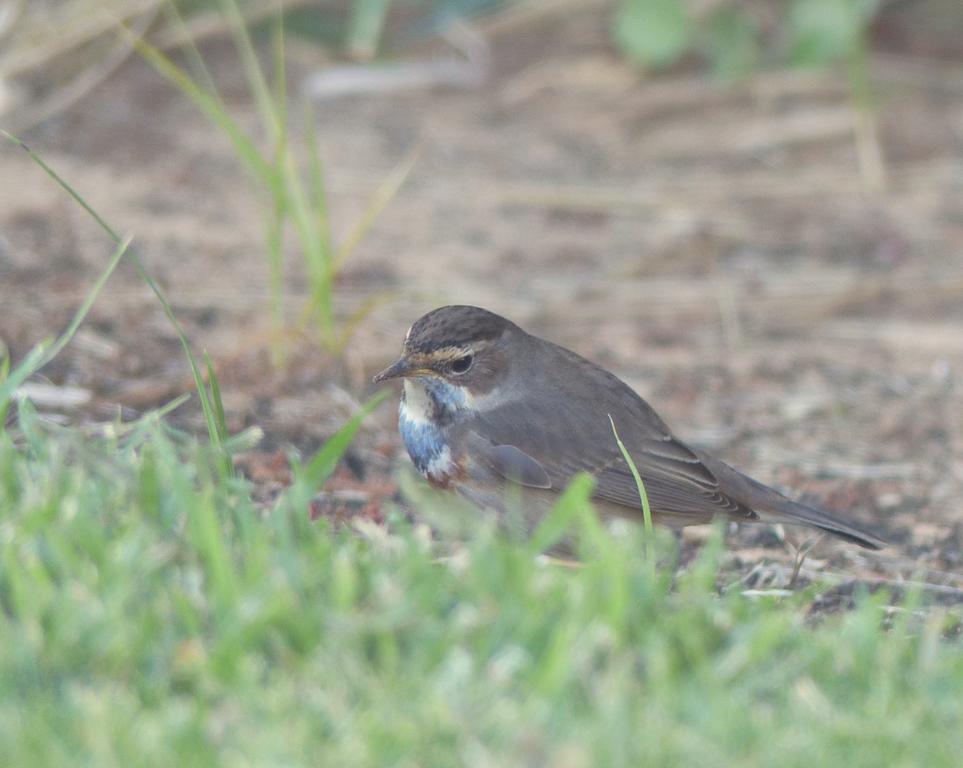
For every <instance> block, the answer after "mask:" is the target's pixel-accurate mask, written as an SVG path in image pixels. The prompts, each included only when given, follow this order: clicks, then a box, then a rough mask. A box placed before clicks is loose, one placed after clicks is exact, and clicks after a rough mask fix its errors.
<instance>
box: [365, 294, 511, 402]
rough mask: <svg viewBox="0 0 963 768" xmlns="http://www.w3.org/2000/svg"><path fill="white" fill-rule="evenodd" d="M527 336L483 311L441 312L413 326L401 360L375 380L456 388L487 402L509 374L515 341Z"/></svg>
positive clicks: (447, 309) (453, 309) (456, 309)
mask: <svg viewBox="0 0 963 768" xmlns="http://www.w3.org/2000/svg"><path fill="white" fill-rule="evenodd" d="M524 335H525V334H524V332H523V331H522V330H521V329H520V328H519V327H518V326H517V325H515V324H514V323H512V322H510V321H508V320H506V319H505V318H504V317H500V316H499V315H496V314H494V313H493V312H489V311H488V310H485V309H481V308H480V307H469V306H460V305H455V306H447V307H440V308H439V309H435V310H432V311H431V312H429V313H428V314H427V315H424V316H422V317H421V318H419V319H418V320H417V321H416V322H415V324H414V325H412V326H411V328H410V329H409V330H408V335H407V336H406V337H405V345H404V350H403V352H402V355H401V357H400V358H399V359H398V360H397V361H396V362H394V363H392V364H391V365H390V366H388V367H387V368H385V369H384V370H383V371H382V372H381V373H379V374H378V375H377V376H375V377H374V380H375V381H376V382H379V381H386V380H388V379H396V378H405V379H420V380H423V382H424V383H425V384H426V385H427V386H429V387H430V388H431V387H438V386H447V387H454V388H457V390H458V391H459V392H460V393H463V394H465V395H467V396H470V397H471V398H473V399H474V398H478V397H483V396H485V395H488V394H490V393H491V392H492V391H493V390H495V389H496V388H497V387H498V385H499V384H500V383H501V382H502V381H503V380H504V378H505V377H506V376H507V375H508V372H509V370H510V368H511V360H510V358H509V354H508V353H509V349H508V348H509V342H510V340H511V339H512V338H514V337H516V336H524Z"/></svg>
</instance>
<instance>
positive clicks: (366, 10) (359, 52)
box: [347, 0, 391, 59]
mask: <svg viewBox="0 0 963 768" xmlns="http://www.w3.org/2000/svg"><path fill="white" fill-rule="evenodd" d="M390 5H391V0H354V3H353V4H352V8H351V19H350V21H349V22H348V40H347V47H348V52H349V53H350V54H351V55H352V56H355V57H357V58H359V59H370V58H371V57H372V56H374V55H375V53H376V52H377V50H378V44H379V43H380V42H381V34H382V32H383V30H384V26H385V20H386V19H387V18H388V8H389V6H390Z"/></svg>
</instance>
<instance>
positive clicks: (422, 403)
mask: <svg viewBox="0 0 963 768" xmlns="http://www.w3.org/2000/svg"><path fill="white" fill-rule="evenodd" d="M404 386H405V396H404V397H403V398H401V405H400V406H399V410H400V411H401V414H402V415H403V416H404V417H405V418H406V419H408V421H410V422H411V423H412V424H418V425H420V424H427V423H429V422H430V421H431V417H432V413H433V409H434V404H433V403H432V402H431V398H430V397H429V396H428V392H427V390H425V388H424V386H422V385H421V384H419V383H418V382H417V381H416V380H414V379H405V385H404Z"/></svg>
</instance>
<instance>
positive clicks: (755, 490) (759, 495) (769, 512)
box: [699, 454, 886, 549]
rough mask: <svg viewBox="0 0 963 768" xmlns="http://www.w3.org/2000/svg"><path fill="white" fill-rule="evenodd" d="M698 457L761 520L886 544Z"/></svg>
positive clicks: (879, 546) (869, 546)
mask: <svg viewBox="0 0 963 768" xmlns="http://www.w3.org/2000/svg"><path fill="white" fill-rule="evenodd" d="M699 458H701V459H702V460H703V463H704V464H706V466H707V467H708V468H709V470H710V471H711V472H712V474H714V475H715V476H716V479H717V480H718V481H719V485H720V487H721V488H722V489H723V491H724V492H725V494H726V495H727V496H730V497H732V498H733V499H735V500H736V501H739V502H741V503H742V504H744V505H745V506H747V507H749V508H750V509H752V510H753V511H754V512H756V513H757V514H758V515H759V519H760V520H763V521H765V522H771V523H787V524H790V525H811V526H813V527H814V528H818V529H820V530H822V531H826V532H827V533H831V534H833V535H834V536H838V537H839V538H841V539H844V540H845V541H849V542H852V543H853V544H859V546H861V547H866V548H867V549H882V548H883V547H885V546H886V542H885V541H884V540H883V539H881V538H879V537H878V536H876V535H874V534H872V533H870V532H869V531H866V530H863V529H862V528H860V527H859V526H857V525H853V524H852V523H848V522H846V521H845V520H840V519H839V518H838V517H836V516H834V515H831V514H829V513H828V512H823V511H822V510H819V509H816V508H815V507H810V506H809V505H807V504H802V503H800V502H798V501H793V500H792V499H788V498H786V497H785V496H783V495H782V494H781V493H779V491H777V490H776V489H774V488H770V487H769V486H767V485H763V484H762V483H760V482H759V481H757V480H753V479H752V478H751V477H748V476H747V475H744V474H742V472H739V471H738V470H736V469H733V468H732V467H730V466H729V465H728V464H725V463H724V462H722V461H719V459H716V458H713V457H710V456H707V455H701V454H700V456H699Z"/></svg>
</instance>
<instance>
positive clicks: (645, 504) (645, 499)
mask: <svg viewBox="0 0 963 768" xmlns="http://www.w3.org/2000/svg"><path fill="white" fill-rule="evenodd" d="M609 423H610V424H611V425H612V434H613V435H615V442H616V443H618V445H619V450H620V451H621V452H622V458H623V459H625V463H626V464H628V465H629V469H630V470H631V471H632V477H633V478H634V479H635V487H636V488H638V491H639V501H641V502H642V524H643V526H644V527H645V557H646V559H647V560H648V561H649V564H650V565H651V566H652V568H655V531H654V530H653V527H652V509H651V507H650V506H649V496H648V494H647V493H646V492H645V483H643V482H642V476H641V475H640V474H639V470H638V469H637V468H636V466H635V462H634V461H633V460H632V456H631V455H630V454H629V451H628V449H627V448H626V447H625V443H623V442H622V438H620V437H619V433H618V430H617V429H616V428H615V421H614V420H613V419H612V414H609Z"/></svg>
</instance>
